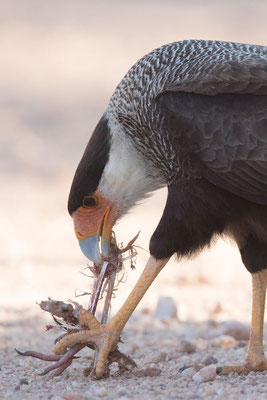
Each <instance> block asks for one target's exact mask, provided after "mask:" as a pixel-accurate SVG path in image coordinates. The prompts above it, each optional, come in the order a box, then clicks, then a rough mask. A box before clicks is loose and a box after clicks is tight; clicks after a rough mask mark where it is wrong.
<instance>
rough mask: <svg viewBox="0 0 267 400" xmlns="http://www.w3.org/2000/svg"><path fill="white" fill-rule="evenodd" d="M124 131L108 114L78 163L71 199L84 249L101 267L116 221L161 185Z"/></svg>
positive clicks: (77, 231)
mask: <svg viewBox="0 0 267 400" xmlns="http://www.w3.org/2000/svg"><path fill="white" fill-rule="evenodd" d="M122 129H123V128H122V127H120V125H119V124H117V123H114V122H113V123H111V122H110V120H109V119H108V117H107V116H106V115H105V114H104V116H103V117H102V118H101V120H100V121H99V123H98V125H97V126H96V128H95V130H94V132H93V134H92V136H91V138H90V141H89V143H88V145H87V147H86V149H85V152H84V154H83V157H82V159H81V161H80V163H79V165H78V168H77V170H76V173H75V176H74V179H73V182H72V186H71V190H70V195H69V201H68V210H69V213H70V215H71V217H72V218H73V222H74V229H75V234H76V236H77V238H78V241H79V245H80V248H81V250H82V252H83V253H84V255H85V256H86V257H87V258H89V259H90V260H92V261H94V262H96V263H101V261H102V258H103V257H108V256H109V252H110V249H109V248H110V240H111V233H112V228H113V225H114V224H115V222H116V220H117V219H118V218H119V217H121V216H122V215H123V214H125V213H126V212H127V211H128V210H129V208H131V207H132V206H133V205H134V204H135V203H136V202H138V201H139V200H141V199H142V198H144V197H146V195H147V194H148V192H151V191H152V190H154V189H155V188H156V187H155V184H156V185H157V186H158V182H157V179H156V180H155V178H154V177H153V176H152V175H153V173H151V172H150V170H149V165H148V164H147V162H146V163H145V162H144V160H143V157H142V155H141V154H140V153H139V152H138V151H137V149H136V148H135V146H134V145H133V144H132V143H131V141H130V140H129V138H128V137H127V135H125V134H124V132H123V130H122Z"/></svg>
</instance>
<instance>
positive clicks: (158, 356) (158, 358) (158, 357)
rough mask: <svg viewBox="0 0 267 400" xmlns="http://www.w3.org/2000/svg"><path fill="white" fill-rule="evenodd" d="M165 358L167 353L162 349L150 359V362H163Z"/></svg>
mask: <svg viewBox="0 0 267 400" xmlns="http://www.w3.org/2000/svg"><path fill="white" fill-rule="evenodd" d="M166 359H167V353H166V352H165V351H162V352H161V353H158V354H156V355H155V356H154V357H153V358H152V359H151V362H152V363H154V364H158V363H160V362H164V361H166Z"/></svg>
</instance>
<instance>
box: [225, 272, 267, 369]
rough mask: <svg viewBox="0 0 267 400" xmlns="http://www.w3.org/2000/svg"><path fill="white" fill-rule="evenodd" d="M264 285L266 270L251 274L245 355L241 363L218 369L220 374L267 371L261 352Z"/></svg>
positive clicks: (266, 364) (266, 360)
mask: <svg viewBox="0 0 267 400" xmlns="http://www.w3.org/2000/svg"><path fill="white" fill-rule="evenodd" d="M266 285H267V270H263V271H259V272H256V273H253V274H252V296H253V297H252V319H251V328H250V337H249V345H248V350H247V355H246V358H245V361H244V362H243V363H240V364H236V365H229V366H223V367H219V368H218V372H219V373H220V374H228V373H230V372H237V373H238V374H248V373H249V372H250V371H264V370H267V359H266V358H265V357H264V350H263V323H264V308H265V293H266Z"/></svg>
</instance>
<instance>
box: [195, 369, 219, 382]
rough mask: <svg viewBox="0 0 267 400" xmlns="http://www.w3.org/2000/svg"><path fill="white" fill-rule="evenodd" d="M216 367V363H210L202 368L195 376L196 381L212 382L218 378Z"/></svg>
mask: <svg viewBox="0 0 267 400" xmlns="http://www.w3.org/2000/svg"><path fill="white" fill-rule="evenodd" d="M216 376H217V374H216V367H215V365H208V366H207V367H204V368H201V370H199V371H198V372H197V373H196V374H195V375H194V376H193V378H192V379H193V381H194V382H198V383H201V382H210V381H214V380H215V379H216Z"/></svg>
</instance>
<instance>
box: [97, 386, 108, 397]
mask: <svg viewBox="0 0 267 400" xmlns="http://www.w3.org/2000/svg"><path fill="white" fill-rule="evenodd" d="M95 394H96V398H97V397H106V396H107V395H108V392H107V390H106V389H105V388H100V389H98V390H97V391H96V392H95Z"/></svg>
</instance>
